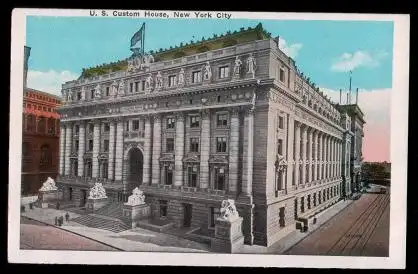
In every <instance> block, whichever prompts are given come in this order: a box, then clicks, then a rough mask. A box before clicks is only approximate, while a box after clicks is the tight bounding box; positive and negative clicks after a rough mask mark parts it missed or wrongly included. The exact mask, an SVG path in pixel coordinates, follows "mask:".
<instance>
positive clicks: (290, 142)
mask: <svg viewBox="0 0 418 274" xmlns="http://www.w3.org/2000/svg"><path fill="white" fill-rule="evenodd" d="M294 128H295V120H294V118H293V117H289V118H288V127H287V171H286V172H287V174H286V176H287V186H286V189H290V185H292V184H293V169H294V165H293V153H294V152H293V146H294V138H295V130H294Z"/></svg>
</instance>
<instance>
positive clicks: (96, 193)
mask: <svg viewBox="0 0 418 274" xmlns="http://www.w3.org/2000/svg"><path fill="white" fill-rule="evenodd" d="M103 198H107V196H106V190H105V188H104V187H103V185H102V183H97V182H96V183H94V186H93V187H92V188H91V189H90V193H89V199H103Z"/></svg>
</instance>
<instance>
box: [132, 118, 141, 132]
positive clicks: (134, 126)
mask: <svg viewBox="0 0 418 274" xmlns="http://www.w3.org/2000/svg"><path fill="white" fill-rule="evenodd" d="M132 127H133V130H134V131H138V130H139V120H133V121H132Z"/></svg>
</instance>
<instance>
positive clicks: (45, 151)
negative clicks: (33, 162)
mask: <svg viewBox="0 0 418 274" xmlns="http://www.w3.org/2000/svg"><path fill="white" fill-rule="evenodd" d="M50 162H51V154H50V150H49V146H48V145H42V146H41V159H40V163H41V164H49V163H50Z"/></svg>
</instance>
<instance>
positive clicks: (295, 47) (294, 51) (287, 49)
mask: <svg viewBox="0 0 418 274" xmlns="http://www.w3.org/2000/svg"><path fill="white" fill-rule="evenodd" d="M302 46H303V45H302V44H300V43H294V44H290V45H287V44H286V40H285V39H283V38H280V39H279V49H280V50H281V51H283V52H284V53H285V54H286V55H287V56H289V57H291V58H295V57H296V56H297V55H298V53H299V50H300V49H301V48H302Z"/></svg>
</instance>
